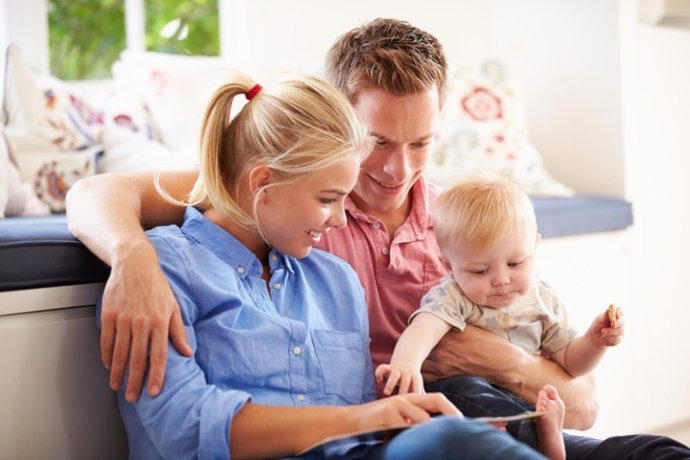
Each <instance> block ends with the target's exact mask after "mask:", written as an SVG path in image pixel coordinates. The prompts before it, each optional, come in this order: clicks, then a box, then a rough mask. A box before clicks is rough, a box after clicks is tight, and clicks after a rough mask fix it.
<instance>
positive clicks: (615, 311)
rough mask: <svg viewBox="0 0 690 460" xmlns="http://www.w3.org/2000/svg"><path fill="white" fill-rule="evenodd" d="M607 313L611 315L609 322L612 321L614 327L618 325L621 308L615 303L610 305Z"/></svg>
mask: <svg viewBox="0 0 690 460" xmlns="http://www.w3.org/2000/svg"><path fill="white" fill-rule="evenodd" d="M606 313H608V315H609V322H610V323H611V326H612V327H618V316H619V315H620V308H618V307H617V306H615V305H614V304H611V305H609V308H608V310H606Z"/></svg>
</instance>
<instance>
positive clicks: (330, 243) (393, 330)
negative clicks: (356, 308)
mask: <svg viewBox="0 0 690 460" xmlns="http://www.w3.org/2000/svg"><path fill="white" fill-rule="evenodd" d="M411 193H412V210H411V211H410V215H409V216H408V217H407V220H406V221H405V223H403V225H402V226H401V227H400V228H398V230H397V231H396V232H395V234H394V235H393V241H390V240H389V238H388V232H387V230H386V228H385V226H384V225H383V223H382V222H381V221H380V220H378V219H377V218H375V217H373V216H371V215H369V214H366V213H364V212H363V211H362V210H360V209H359V208H357V207H356V206H355V204H354V203H353V202H352V200H350V198H347V199H346V202H345V210H346V214H347V225H346V226H345V227H344V228H342V229H333V230H331V231H330V232H329V233H328V234H326V235H324V238H322V239H321V243H320V244H319V247H320V248H321V249H325V250H327V251H329V252H331V253H333V254H335V255H337V256H339V257H341V258H342V259H345V260H346V261H347V262H349V263H350V265H352V267H353V268H354V269H355V271H356V272H357V274H358V275H359V279H360V280H361V282H362V285H363V286H364V290H365V291H366V300H367V304H368V306H369V322H370V333H371V356H372V359H373V361H374V366H377V365H379V364H381V363H388V362H390V358H391V355H392V354H393V349H394V348H395V343H396V342H397V340H398V338H399V337H400V334H402V331H403V330H404V329H405V327H406V326H407V320H408V318H409V316H410V315H411V314H412V312H413V311H415V310H416V309H417V308H418V307H419V303H420V301H421V299H422V296H423V295H424V294H425V293H426V292H427V291H428V290H429V288H431V287H432V286H433V285H435V284H437V283H438V282H439V281H440V279H441V277H442V276H443V275H444V274H445V273H446V272H447V271H446V269H445V268H444V266H443V264H442V263H441V261H440V258H439V249H438V245H437V244H436V237H435V236H434V233H433V227H432V219H431V209H432V205H433V203H434V202H435V201H436V197H437V196H438V194H439V190H438V189H437V188H436V187H435V186H433V185H431V184H429V183H428V182H426V181H425V180H424V179H423V178H420V179H419V180H418V181H417V182H416V183H415V185H414V186H413V187H412V190H411Z"/></svg>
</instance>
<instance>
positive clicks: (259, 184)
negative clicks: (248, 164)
mask: <svg viewBox="0 0 690 460" xmlns="http://www.w3.org/2000/svg"><path fill="white" fill-rule="evenodd" d="M272 175H273V173H272V171H271V168H269V167H268V166H266V165H259V166H255V167H253V168H252V169H251V170H250V171H249V175H248V179H249V192H250V193H251V194H252V195H256V194H257V193H259V192H260V191H261V190H262V189H263V188H264V187H266V186H267V185H269V184H270V183H271V179H272Z"/></svg>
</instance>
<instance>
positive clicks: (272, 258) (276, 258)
mask: <svg viewBox="0 0 690 460" xmlns="http://www.w3.org/2000/svg"><path fill="white" fill-rule="evenodd" d="M271 260H272V261H274V262H275V261H276V260H278V256H277V255H275V254H271Z"/></svg>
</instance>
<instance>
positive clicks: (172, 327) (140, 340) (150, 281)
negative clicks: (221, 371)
mask: <svg viewBox="0 0 690 460" xmlns="http://www.w3.org/2000/svg"><path fill="white" fill-rule="evenodd" d="M122 253H123V257H122V258H120V259H119V260H116V261H114V263H113V268H112V271H111V274H110V277H109V278H108V282H107V284H106V287H105V291H104V293H103V303H102V311H101V360H102V361H103V364H104V365H105V367H106V368H108V369H110V387H111V388H112V389H114V390H118V389H119V388H120V387H121V386H122V383H123V380H124V375H125V368H126V366H127V362H128V360H129V376H128V379H127V392H126V395H125V397H126V399H127V401H129V402H133V401H136V400H137V399H139V395H140V393H141V388H142V385H143V383H144V378H145V373H146V364H147V361H149V362H150V369H149V379H148V392H149V394H150V395H151V396H157V395H158V393H159V392H160V390H161V388H162V387H163V381H164V379H165V366H166V361H167V353H168V334H169V335H170V339H171V340H172V342H173V345H174V346H175V348H177V350H178V351H179V352H180V354H182V355H185V356H191V355H192V349H191V348H190V347H189V344H188V343H187V337H186V334H185V332H184V325H183V323H182V318H181V315H180V309H179V306H178V304H177V301H176V299H175V296H174V295H173V293H172V291H171V289H170V286H169V285H168V280H167V278H166V277H165V275H164V274H163V272H162V271H161V270H160V268H159V265H158V259H157V258H156V255H155V251H154V249H153V247H152V246H151V244H150V243H149V242H148V240H142V242H141V243H140V244H136V243H133V244H132V245H131V246H130V247H128V248H127V250H126V251H122ZM149 343H150V355H148V351H149ZM147 355H148V356H147Z"/></svg>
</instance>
